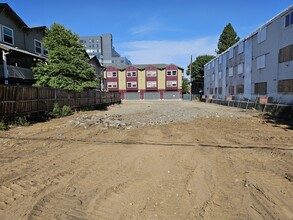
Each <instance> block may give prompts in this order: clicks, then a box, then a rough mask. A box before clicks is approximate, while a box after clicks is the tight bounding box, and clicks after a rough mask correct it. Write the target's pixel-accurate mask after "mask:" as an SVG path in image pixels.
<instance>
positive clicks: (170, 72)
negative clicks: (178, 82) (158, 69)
mask: <svg viewBox="0 0 293 220" xmlns="http://www.w3.org/2000/svg"><path fill="white" fill-rule="evenodd" d="M167 76H177V70H167Z"/></svg>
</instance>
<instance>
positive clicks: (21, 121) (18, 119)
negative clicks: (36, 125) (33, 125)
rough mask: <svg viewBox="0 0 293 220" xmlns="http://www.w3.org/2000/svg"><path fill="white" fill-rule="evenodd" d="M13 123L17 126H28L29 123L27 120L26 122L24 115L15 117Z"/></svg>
mask: <svg viewBox="0 0 293 220" xmlns="http://www.w3.org/2000/svg"><path fill="white" fill-rule="evenodd" d="M14 123H15V124H16V125H19V126H28V125H29V122H28V120H27V118H26V116H18V117H16V118H15V121H14Z"/></svg>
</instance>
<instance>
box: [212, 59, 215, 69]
mask: <svg viewBox="0 0 293 220" xmlns="http://www.w3.org/2000/svg"><path fill="white" fill-rule="evenodd" d="M214 66H215V63H214V60H213V61H212V68H214Z"/></svg>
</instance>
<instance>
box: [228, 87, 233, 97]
mask: <svg viewBox="0 0 293 220" xmlns="http://www.w3.org/2000/svg"><path fill="white" fill-rule="evenodd" d="M228 92H229V95H234V86H229V87H228Z"/></svg>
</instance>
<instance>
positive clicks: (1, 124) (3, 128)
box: [0, 121, 8, 131]
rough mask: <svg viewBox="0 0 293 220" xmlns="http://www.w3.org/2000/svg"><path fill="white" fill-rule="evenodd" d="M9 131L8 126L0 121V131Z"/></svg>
mask: <svg viewBox="0 0 293 220" xmlns="http://www.w3.org/2000/svg"><path fill="white" fill-rule="evenodd" d="M7 129H8V127H7V125H6V124H5V123H4V122H3V121H0V130H1V131H4V130H7Z"/></svg>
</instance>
